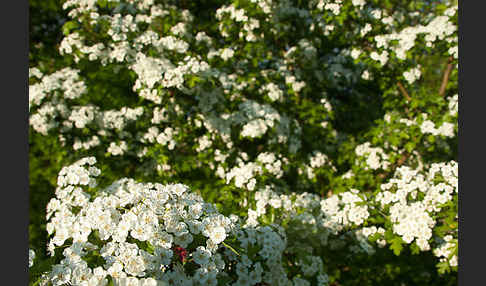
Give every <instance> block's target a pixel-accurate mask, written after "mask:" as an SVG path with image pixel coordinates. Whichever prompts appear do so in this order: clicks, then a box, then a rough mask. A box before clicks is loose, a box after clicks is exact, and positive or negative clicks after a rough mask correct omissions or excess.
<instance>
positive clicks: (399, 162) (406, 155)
mask: <svg viewBox="0 0 486 286" xmlns="http://www.w3.org/2000/svg"><path fill="white" fill-rule="evenodd" d="M408 156H410V154H409V153H404V154H403V155H402V157H400V159H398V161H397V162H396V163H395V164H394V166H393V167H392V168H391V169H392V170H394V169H396V168H398V167H400V166H401V165H403V163H405V160H407V159H408ZM388 174H390V172H388V173H381V174H378V177H379V178H380V179H383V178H385V177H386V176H387V175H388Z"/></svg>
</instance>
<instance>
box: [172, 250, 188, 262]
mask: <svg viewBox="0 0 486 286" xmlns="http://www.w3.org/2000/svg"><path fill="white" fill-rule="evenodd" d="M174 252H175V253H176V254H177V255H178V256H179V259H180V260H181V262H182V263H184V262H185V261H186V258H187V250H186V249H185V248H184V247H180V246H176V247H174Z"/></svg>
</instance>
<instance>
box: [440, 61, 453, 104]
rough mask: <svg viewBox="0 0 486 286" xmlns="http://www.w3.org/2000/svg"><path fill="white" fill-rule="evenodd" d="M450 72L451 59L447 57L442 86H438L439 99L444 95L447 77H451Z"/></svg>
mask: <svg viewBox="0 0 486 286" xmlns="http://www.w3.org/2000/svg"><path fill="white" fill-rule="evenodd" d="M451 72H452V57H449V59H448V64H447V68H446V70H445V71H444V75H443V76H442V84H441V85H440V89H439V96H441V97H442V96H444V94H445V90H446V87H447V82H448V81H449V76H450V75H451Z"/></svg>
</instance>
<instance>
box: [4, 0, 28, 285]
mask: <svg viewBox="0 0 486 286" xmlns="http://www.w3.org/2000/svg"><path fill="white" fill-rule="evenodd" d="M2 4H3V5H2V6H3V7H2V12H3V13H2V14H3V15H2V17H1V22H0V23H1V24H0V25H1V27H2V30H3V33H2V41H1V42H2V44H1V47H2V58H3V61H2V62H3V65H2V67H3V68H2V84H3V85H4V86H3V88H2V103H3V104H1V107H2V111H1V112H0V118H1V119H0V120H1V122H2V123H3V128H2V129H3V130H2V131H3V132H2V133H3V134H2V135H3V136H2V140H1V142H2V151H3V152H2V153H3V156H2V157H3V158H2V159H3V160H2V161H3V162H2V164H1V165H2V175H3V176H2V179H3V180H2V181H3V183H4V182H6V183H7V184H2V195H3V207H2V208H1V209H2V218H3V227H2V228H3V231H2V240H3V245H2V246H3V249H6V250H7V251H6V252H4V254H3V260H4V262H6V263H2V264H3V265H6V267H5V266H4V267H3V272H4V273H5V274H7V273H8V274H7V275H6V276H4V277H5V278H7V279H8V280H11V281H14V283H8V282H7V281H5V282H3V283H2V284H10V285H28V283H29V277H28V225H29V216H28V214H29V193H28V191H29V183H28V182H29V178H28V172H29V168H28V150H29V145H28V127H29V125H28V116H29V107H28V106H29V103H28V102H29V101H28V66H29V26H28V23H29V9H28V5H29V2H28V0H20V1H6V2H3V3H2Z"/></svg>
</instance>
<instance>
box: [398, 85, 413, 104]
mask: <svg viewBox="0 0 486 286" xmlns="http://www.w3.org/2000/svg"><path fill="white" fill-rule="evenodd" d="M397 85H398V89H400V92H401V93H402V94H403V96H405V98H406V99H407V101H410V100H411V98H410V96H409V95H408V92H407V91H406V90H405V88H404V87H403V84H402V83H401V82H397Z"/></svg>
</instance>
